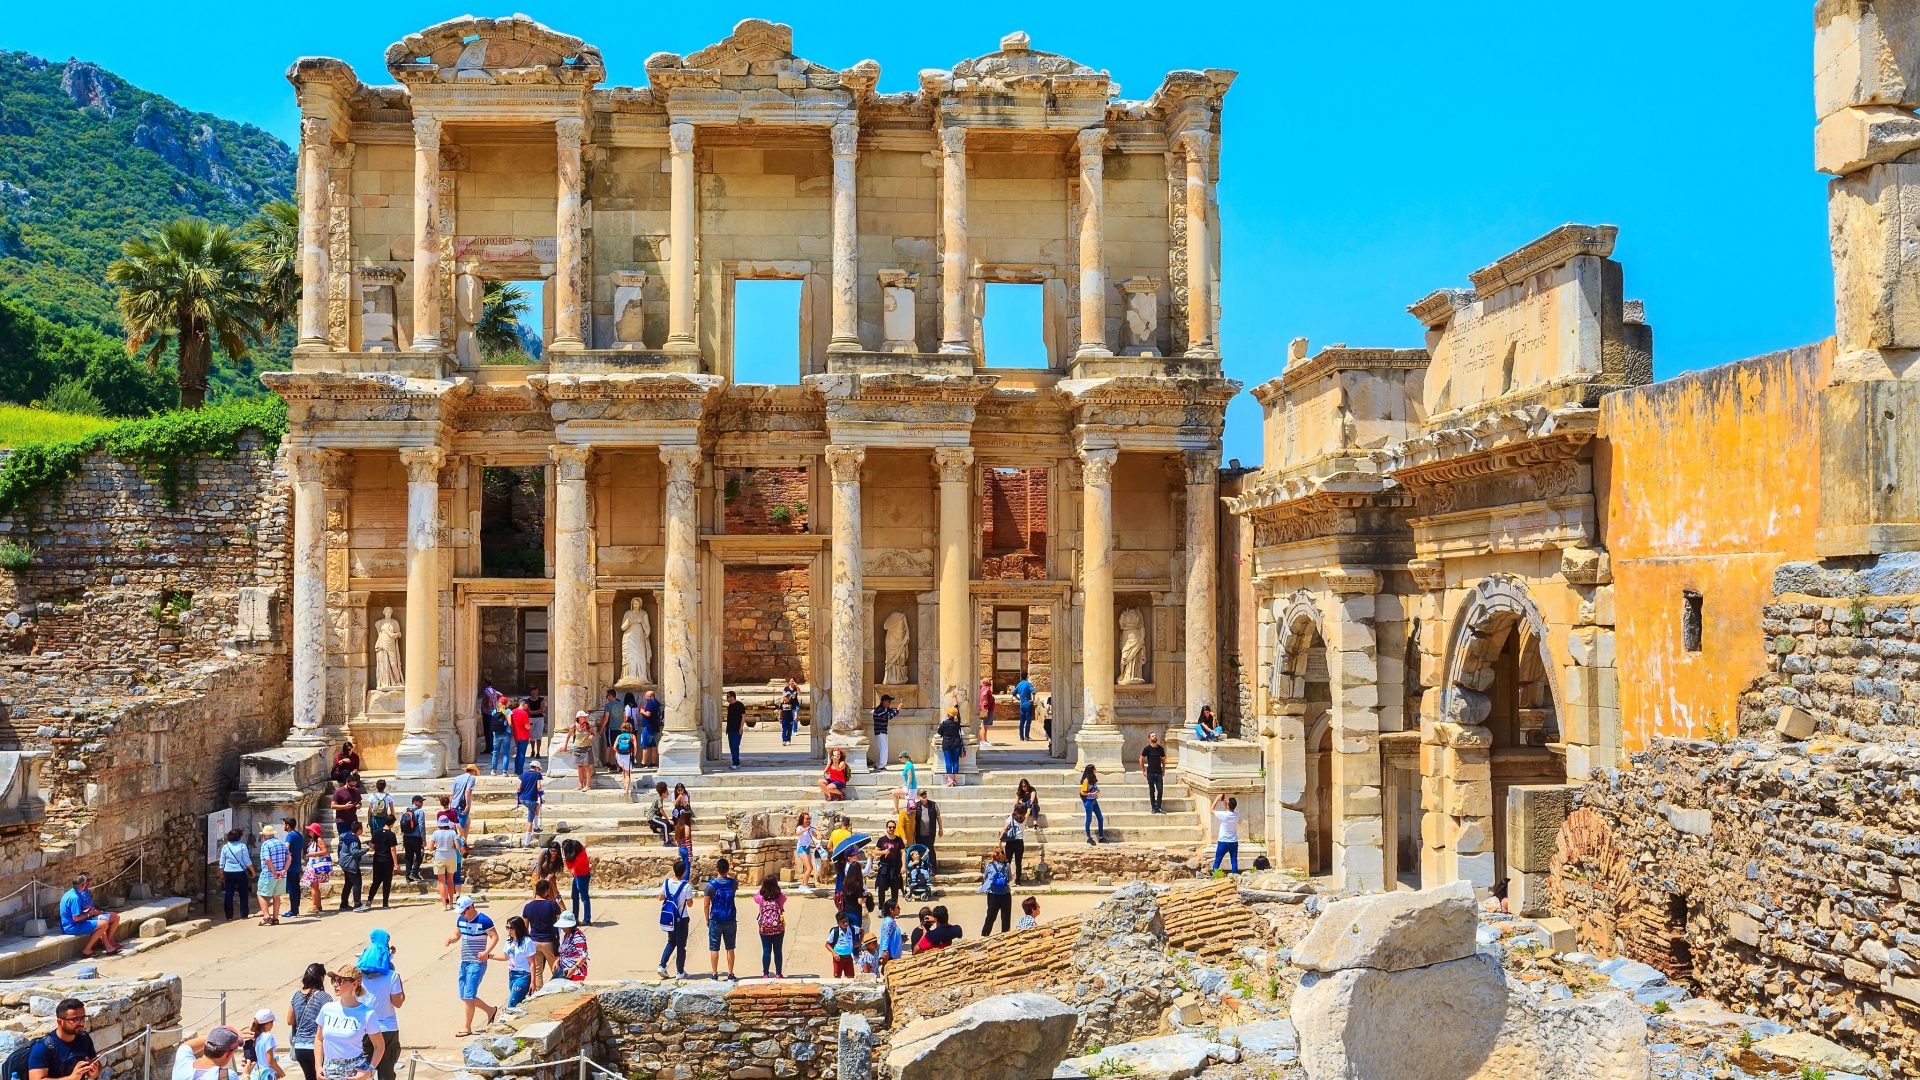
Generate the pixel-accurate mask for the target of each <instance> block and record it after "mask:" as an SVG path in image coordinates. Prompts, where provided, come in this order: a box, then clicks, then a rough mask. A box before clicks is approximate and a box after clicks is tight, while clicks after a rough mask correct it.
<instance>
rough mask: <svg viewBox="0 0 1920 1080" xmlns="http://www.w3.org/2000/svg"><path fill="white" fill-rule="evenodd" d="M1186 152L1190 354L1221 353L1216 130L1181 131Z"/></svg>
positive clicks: (1181, 145) (1188, 339) (1208, 354)
mask: <svg viewBox="0 0 1920 1080" xmlns="http://www.w3.org/2000/svg"><path fill="white" fill-rule="evenodd" d="M1177 141H1178V143H1179V145H1180V147H1181V148H1182V149H1184V150H1185V151H1186V154H1187V355H1188V356H1202V357H1212V356H1216V355H1218V350H1216V349H1215V347H1214V341H1213V244H1212V241H1211V239H1210V237H1209V229H1208V223H1207V214H1208V210H1209V207H1210V206H1211V204H1212V202H1213V199H1212V198H1211V193H1210V191H1209V190H1208V189H1209V188H1210V186H1211V184H1210V182H1209V174H1210V173H1211V171H1212V166H1213V162H1212V160H1211V153H1210V152H1211V150H1212V148H1213V133H1212V132H1209V131H1203V130H1200V129H1197V128H1196V129H1193V130H1190V131H1185V132H1182V133H1181V135H1180V137H1179V139H1178V140H1177Z"/></svg>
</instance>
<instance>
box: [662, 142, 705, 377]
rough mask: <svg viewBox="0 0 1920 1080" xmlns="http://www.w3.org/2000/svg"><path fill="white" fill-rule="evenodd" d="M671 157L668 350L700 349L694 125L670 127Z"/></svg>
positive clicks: (668, 221) (668, 234)
mask: <svg viewBox="0 0 1920 1080" xmlns="http://www.w3.org/2000/svg"><path fill="white" fill-rule="evenodd" d="M667 141H668V148H669V153H668V158H669V162H670V166H671V169H672V184H671V189H670V208H669V211H668V214H667V246H668V248H669V252H668V254H669V255H670V256H671V263H672V266H671V268H670V269H669V270H668V272H667V346H666V347H667V351H668V352H697V351H699V348H700V343H699V341H698V340H697V339H696V338H695V337H694V328H693V301H694V287H695V286H694V276H693V260H694V250H693V249H694V245H695V243H696V242H697V241H695V239H694V234H695V232H696V231H697V227H698V226H697V223H698V221H699V218H698V216H697V214H696V211H697V210H698V209H699V208H698V206H697V205H696V204H697V202H698V200H699V193H698V192H697V191H696V190H695V187H694V175H693V125H692V124H672V125H669V126H668V128H667Z"/></svg>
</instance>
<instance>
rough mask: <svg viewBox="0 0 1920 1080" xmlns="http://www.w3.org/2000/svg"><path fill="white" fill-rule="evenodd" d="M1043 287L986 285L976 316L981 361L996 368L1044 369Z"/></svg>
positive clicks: (1044, 298) (1044, 310) (1010, 283)
mask: <svg viewBox="0 0 1920 1080" xmlns="http://www.w3.org/2000/svg"><path fill="white" fill-rule="evenodd" d="M1046 320H1047V304H1046V286H1045V285H1042V284H1040V283H1039V282H1031V283H1028V282H1019V283H1014V282H999V281H996V282H989V283H988V284H987V290H986V305H985V310H984V311H983V312H982V313H981V316H980V337H981V345H980V350H981V354H982V356H981V361H982V363H984V364H985V365H986V366H987V367H996V368H1044V367H1046V366H1048V363H1047V334H1046V325H1047V322H1046Z"/></svg>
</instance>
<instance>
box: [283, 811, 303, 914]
mask: <svg viewBox="0 0 1920 1080" xmlns="http://www.w3.org/2000/svg"><path fill="white" fill-rule="evenodd" d="M280 827H281V829H282V830H283V832H284V835H283V836H282V837H281V839H282V840H283V841H285V842H286V845H287V872H286V873H285V874H282V875H281V880H282V881H284V882H285V883H286V894H287V918H289V919H291V918H293V917H294V916H296V915H298V914H300V893H301V891H302V890H301V888H300V881H301V879H302V878H303V877H305V876H306V872H307V834H306V830H304V829H302V828H301V827H300V823H299V822H298V821H295V820H294V819H293V818H281V819H280Z"/></svg>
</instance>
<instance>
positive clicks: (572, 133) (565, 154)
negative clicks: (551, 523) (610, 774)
mask: <svg viewBox="0 0 1920 1080" xmlns="http://www.w3.org/2000/svg"><path fill="white" fill-rule="evenodd" d="M553 126H554V135H555V145H556V147H557V148H558V158H557V165H556V169H555V174H556V176H557V177H558V183H557V185H556V187H557V191H556V198H555V202H554V215H553V217H554V222H553V236H554V244H553V251H554V255H553V344H554V346H555V347H556V348H562V349H580V348H585V347H586V343H585V342H584V341H582V340H581V337H580V322H581V318H580V257H581V245H580V142H581V140H582V138H584V137H585V134H586V128H587V125H586V123H585V122H584V121H582V120H580V119H579V118H577V117H567V118H566V119H564V120H556V121H555V122H554V125H553ZM558 689H559V688H558V687H555V690H556V692H557V691H558ZM567 715H572V714H570V713H569V714H567Z"/></svg>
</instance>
